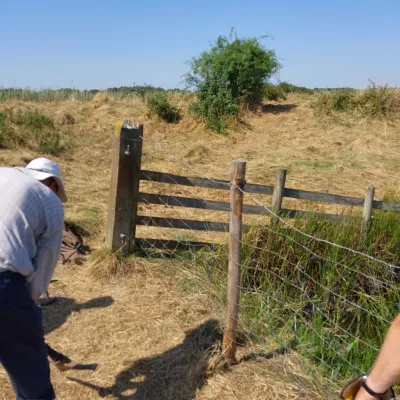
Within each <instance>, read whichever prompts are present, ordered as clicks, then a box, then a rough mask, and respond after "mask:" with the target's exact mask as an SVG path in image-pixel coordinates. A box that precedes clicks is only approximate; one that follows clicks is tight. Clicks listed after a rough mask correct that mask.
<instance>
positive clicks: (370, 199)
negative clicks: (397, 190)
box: [363, 186, 375, 235]
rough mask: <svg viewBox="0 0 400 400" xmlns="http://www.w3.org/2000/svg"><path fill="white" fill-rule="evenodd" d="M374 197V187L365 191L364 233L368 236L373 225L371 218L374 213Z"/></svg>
mask: <svg viewBox="0 0 400 400" xmlns="http://www.w3.org/2000/svg"><path fill="white" fill-rule="evenodd" d="M374 195H375V188H374V186H369V187H368V188H367V190H366V191H365V200H364V211H363V231H364V234H365V235H367V233H368V230H369V227H370V225H371V217H372V212H373V211H372V210H373V206H374Z"/></svg>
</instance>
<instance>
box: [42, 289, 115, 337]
mask: <svg viewBox="0 0 400 400" xmlns="http://www.w3.org/2000/svg"><path fill="white" fill-rule="evenodd" d="M113 302H114V300H113V298H112V297H111V296H105V297H98V298H95V299H92V300H89V301H87V302H86V303H82V304H79V303H77V302H76V301H75V300H74V299H71V298H68V297H56V298H55V301H54V303H51V304H49V305H47V306H43V307H42V316H43V327H44V333H45V334H46V335H47V334H48V333H50V332H53V331H55V330H56V329H58V328H59V327H60V326H62V325H63V324H64V323H65V322H66V321H67V319H68V317H69V316H70V315H71V314H72V313H73V312H80V311H82V310H89V309H92V308H106V307H109V306H111V304H113Z"/></svg>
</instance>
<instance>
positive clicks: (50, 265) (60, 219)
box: [28, 213, 64, 299]
mask: <svg viewBox="0 0 400 400" xmlns="http://www.w3.org/2000/svg"><path fill="white" fill-rule="evenodd" d="M63 228H64V215H63V214H61V213H59V214H58V215H53V216H51V217H49V218H48V220H47V228H46V231H45V233H44V234H43V235H42V236H41V237H40V238H39V240H38V242H37V244H36V246H37V253H36V257H35V259H34V260H33V262H34V266H35V269H36V270H35V272H34V274H33V275H32V277H31V278H30V279H29V280H28V285H29V290H30V293H31V296H32V297H33V298H34V299H37V298H38V297H40V296H41V295H42V294H43V293H45V292H46V290H47V287H48V285H49V283H50V281H51V277H52V276H53V273H54V269H55V267H56V264H57V260H58V257H59V256H60V248H61V242H62V234H63Z"/></svg>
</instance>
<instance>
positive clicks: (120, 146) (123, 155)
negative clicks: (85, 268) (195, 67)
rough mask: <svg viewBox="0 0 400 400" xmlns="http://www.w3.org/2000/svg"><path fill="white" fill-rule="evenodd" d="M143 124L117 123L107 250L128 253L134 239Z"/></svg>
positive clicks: (109, 202) (109, 203) (107, 228)
mask: <svg viewBox="0 0 400 400" xmlns="http://www.w3.org/2000/svg"><path fill="white" fill-rule="evenodd" d="M142 137H143V125H135V124H132V123H131V122H130V121H125V122H124V123H123V124H117V125H116V127H115V136H114V139H113V154H112V172H111V185H110V193H109V201H108V219H107V227H106V241H105V244H106V246H107V247H109V248H111V250H112V251H117V250H120V249H121V250H122V251H123V252H124V253H129V252H130V251H131V250H132V249H133V243H134V240H135V230H136V219H137V203H138V201H137V200H138V193H139V182H140V165H141V157H142Z"/></svg>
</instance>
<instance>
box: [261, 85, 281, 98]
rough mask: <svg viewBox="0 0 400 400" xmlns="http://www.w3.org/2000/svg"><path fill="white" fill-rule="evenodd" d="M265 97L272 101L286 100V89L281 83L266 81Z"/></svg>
mask: <svg viewBox="0 0 400 400" xmlns="http://www.w3.org/2000/svg"><path fill="white" fill-rule="evenodd" d="M264 99H266V100H270V101H280V100H285V99H286V95H285V91H284V90H283V89H282V88H281V87H280V86H279V85H273V84H272V83H266V84H265V85H264Z"/></svg>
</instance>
